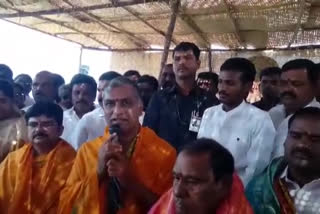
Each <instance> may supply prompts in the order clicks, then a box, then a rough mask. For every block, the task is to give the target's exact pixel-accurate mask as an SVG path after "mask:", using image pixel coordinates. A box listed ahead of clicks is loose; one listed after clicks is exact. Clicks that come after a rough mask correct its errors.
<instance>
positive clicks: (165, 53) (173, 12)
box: [159, 0, 180, 74]
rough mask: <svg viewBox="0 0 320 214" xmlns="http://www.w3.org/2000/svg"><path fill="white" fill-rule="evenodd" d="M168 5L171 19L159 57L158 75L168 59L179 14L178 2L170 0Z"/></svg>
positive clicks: (178, 0) (177, 0)
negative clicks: (169, 5)
mask: <svg viewBox="0 0 320 214" xmlns="http://www.w3.org/2000/svg"><path fill="white" fill-rule="evenodd" d="M170 3H171V17H170V23H169V26H168V29H167V33H166V36H165V41H164V48H163V49H164V50H163V53H162V57H161V64H160V72H159V74H161V72H162V69H163V67H164V66H165V64H166V62H167V59H168V55H169V49H170V44H171V39H172V34H173V31H174V27H175V25H176V20H177V15H178V12H179V7H180V0H172V1H171V2H170Z"/></svg>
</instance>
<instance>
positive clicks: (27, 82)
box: [14, 74, 34, 107]
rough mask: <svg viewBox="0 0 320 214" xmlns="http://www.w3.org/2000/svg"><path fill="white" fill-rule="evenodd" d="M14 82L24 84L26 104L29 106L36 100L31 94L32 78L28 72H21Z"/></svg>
mask: <svg viewBox="0 0 320 214" xmlns="http://www.w3.org/2000/svg"><path fill="white" fill-rule="evenodd" d="M14 82H15V83H18V84H20V85H22V87H23V90H24V91H23V92H24V94H25V96H26V100H25V102H24V106H25V107H28V106H31V105H33V104H34V100H33V99H32V98H31V97H30V96H29V94H30V92H31V89H32V78H31V77H30V76H29V75H28V74H19V75H18V76H16V78H14Z"/></svg>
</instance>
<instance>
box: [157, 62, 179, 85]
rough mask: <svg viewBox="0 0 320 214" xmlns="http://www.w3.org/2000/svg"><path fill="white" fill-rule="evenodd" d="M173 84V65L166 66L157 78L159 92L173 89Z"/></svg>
mask: <svg viewBox="0 0 320 214" xmlns="http://www.w3.org/2000/svg"><path fill="white" fill-rule="evenodd" d="M175 82H176V80H175V76H174V72H173V65H172V64H166V65H165V66H164V68H163V69H162V71H161V74H160V78H159V85H160V90H163V89H166V88H171V87H173V86H174V84H175Z"/></svg>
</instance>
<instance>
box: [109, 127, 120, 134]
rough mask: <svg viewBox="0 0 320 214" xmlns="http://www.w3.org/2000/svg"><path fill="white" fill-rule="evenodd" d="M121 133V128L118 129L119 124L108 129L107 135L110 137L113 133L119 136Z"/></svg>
mask: <svg viewBox="0 0 320 214" xmlns="http://www.w3.org/2000/svg"><path fill="white" fill-rule="evenodd" d="M120 132H121V128H120V125H119V124H114V125H111V126H110V127H109V133H110V134H111V135H112V134H114V133H116V134H117V135H119V134H120Z"/></svg>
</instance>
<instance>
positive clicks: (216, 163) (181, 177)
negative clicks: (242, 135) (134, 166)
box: [148, 139, 253, 214]
mask: <svg viewBox="0 0 320 214" xmlns="http://www.w3.org/2000/svg"><path fill="white" fill-rule="evenodd" d="M173 177H174V180H173V186H172V188H171V189H170V190H169V191H168V192H167V193H166V194H164V195H163V196H162V197H161V198H160V200H159V201H158V202H157V203H156V204H155V205H154V206H153V208H152V209H151V210H150V212H149V213H148V214H194V213H197V214H212V213H216V214H253V211H252V208H251V207H250V204H249V202H248V201H247V199H246V196H245V194H244V188H243V184H242V182H241V180H240V179H239V177H238V176H237V175H236V174H235V173H234V160H233V157H232V155H231V153H230V152H229V151H228V150H227V149H225V148H224V147H223V146H221V145H220V144H219V143H218V142H216V141H214V140H209V139H199V140H196V141H195V142H193V143H191V144H187V145H186V146H185V147H184V148H183V149H182V151H181V152H180V153H179V155H178V158H177V161H176V163H175V166H174V168H173Z"/></svg>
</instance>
